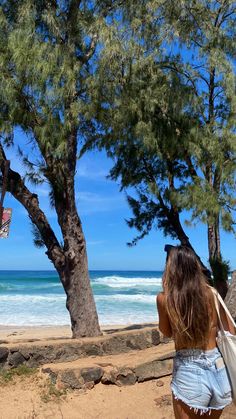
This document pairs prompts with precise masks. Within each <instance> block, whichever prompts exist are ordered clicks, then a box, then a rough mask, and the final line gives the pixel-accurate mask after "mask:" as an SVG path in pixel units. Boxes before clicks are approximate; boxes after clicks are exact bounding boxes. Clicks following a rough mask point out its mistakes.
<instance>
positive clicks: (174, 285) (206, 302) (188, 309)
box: [164, 246, 212, 348]
mask: <svg viewBox="0 0 236 419" xmlns="http://www.w3.org/2000/svg"><path fill="white" fill-rule="evenodd" d="M164 289H165V295H166V307H167V312H168V315H169V318H170V322H171V325H172V328H173V333H174V338H175V342H176V343H177V345H178V346H182V347H187V348H191V347H192V348H195V347H198V348H204V347H206V345H207V340H208V335H209V330H210V309H209V308H210V307H212V304H211V301H212V300H211V295H212V293H211V292H210V289H209V286H208V284H207V282H206V278H205V276H204V274H203V273H202V268H201V266H200V263H199V261H198V259H197V257H196V255H195V253H194V252H193V251H192V250H191V249H189V248H188V247H185V246H176V247H173V248H172V249H171V250H170V253H169V257H168V260H167V264H166V270H165V275H164Z"/></svg>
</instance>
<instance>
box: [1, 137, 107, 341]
mask: <svg viewBox="0 0 236 419" xmlns="http://www.w3.org/2000/svg"><path fill="white" fill-rule="evenodd" d="M5 159H6V156H5V153H4V151H3V149H2V147H1V145H0V170H1V171H3V170H4V164H3V163H4V160H5ZM7 190H8V191H9V192H11V193H12V195H13V196H14V198H15V199H16V200H17V201H18V202H20V203H21V204H22V205H23V206H24V207H25V209H26V210H27V212H28V214H29V216H30V218H31V220H32V222H33V223H34V224H35V225H36V227H37V228H38V230H39V232H40V234H41V237H42V240H43V242H44V244H45V246H46V248H47V252H46V254H47V256H48V258H49V259H50V260H51V261H52V263H53V264H54V266H55V268H56V270H57V272H58V274H59V277H60V279H61V281H62V284H63V287H64V289H65V292H66V295H67V309H68V310H69V313H70V318H71V328H72V336H73V337H74V338H78V337H84V336H98V335H100V334H101V332H100V328H99V323H98V316H97V311H96V306H95V302H94V298H93V293H92V289H91V285H90V281H89V275H88V263H87V254H86V243H85V239H84V235H83V231H82V226H81V222H80V219H79V217H78V214H77V211H76V208H75V204H74V200H73V194H72V199H71V203H70V205H69V206H65V205H64V206H63V204H65V202H62V204H60V205H59V215H60V217H59V218H60V222H61V224H60V225H61V228H62V233H63V238H64V246H63V247H62V246H61V244H60V243H59V242H58V240H57V238H56V236H55V234H54V232H53V230H52V228H51V226H50V224H49V223H48V220H47V218H46V216H45V214H44V213H43V211H42V210H41V209H40V207H39V202H38V197H37V195H35V194H32V193H31V192H30V191H29V190H28V188H27V187H26V186H25V184H24V182H23V180H22V178H21V176H20V175H19V174H18V173H17V172H14V171H13V170H11V169H9V172H8V185H7Z"/></svg>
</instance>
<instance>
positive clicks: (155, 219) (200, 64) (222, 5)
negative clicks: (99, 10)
mask: <svg viewBox="0 0 236 419" xmlns="http://www.w3.org/2000/svg"><path fill="white" fill-rule="evenodd" d="M235 18H236V9H235V4H234V2H233V1H201V0H199V1H189V0H188V1H179V2H175V3H174V2H172V1H155V0H153V1H142V2H136V1H129V2H126V4H125V6H123V8H122V10H121V11H120V13H119V14H117V13H116V14H115V15H113V19H112V20H111V22H110V27H108V28H107V31H108V32H109V36H106V40H104V46H105V48H104V50H103V54H102V55H101V59H100V61H99V66H98V69H97V79H96V80H94V82H93V83H95V84H96V88H95V86H94V85H93V88H94V91H96V92H99V96H98V97H99V99H100V98H101V97H102V106H101V101H100V102H99V101H97V102H96V97H94V100H93V106H94V107H93V112H94V114H95V113H96V114H97V117H98V120H99V122H100V124H101V125H100V132H101V139H99V140H98V141H97V142H96V141H95V142H93V141H92V140H91V144H97V145H98V146H99V147H105V148H106V149H107V152H108V155H109V156H111V157H112V158H113V159H114V167H113V169H112V170H111V174H110V175H111V177H112V178H113V179H116V180H119V181H120V182H121V187H122V188H128V187H134V188H135V189H136V192H137V194H136V196H134V197H129V198H128V201H129V204H130V206H131V208H132V210H133V215H134V217H133V218H132V219H131V220H129V221H128V224H129V225H130V226H131V227H136V228H137V229H138V231H139V233H140V236H139V237H143V236H144V235H145V234H147V233H148V232H149V231H150V229H151V228H152V226H155V227H157V228H160V227H161V228H163V230H164V232H165V233H166V234H171V235H172V236H173V237H177V236H178V238H179V237H180V236H179V235H178V234H176V232H177V230H178V229H177V228H176V224H175V223H174V220H175V221H176V217H174V218H173V217H172V215H173V214H175V215H176V216H177V215H178V216H179V214H180V213H181V212H182V211H183V210H184V209H185V210H188V211H189V212H190V214H191V220H190V223H192V222H196V221H198V220H200V221H202V222H204V223H206V224H207V225H208V227H209V228H211V227H212V226H213V227H214V229H215V233H217V234H218V233H219V225H220V223H221V226H222V227H223V228H224V229H225V230H226V231H230V232H233V231H234V218H233V214H234V210H235V205H236V200H235V167H236V166H235V162H236V158H235V155H236V137H235V112H236V97H235V70H234V58H235V57H234V54H235V40H236V32H235V28H236V25H235ZM98 86H99V87H98ZM95 103H97V107H95ZM178 227H179V226H178ZM217 234H216V235H217ZM213 241H214V240H213ZM216 241H217V243H218V244H219V235H218V236H217V237H216V239H215V243H216ZM134 243H136V239H135V240H134ZM218 251H219V252H218V256H219V253H220V248H219V249H218ZM209 253H210V256H212V254H211V251H210V244H209ZM214 256H215V257H217V252H216V253H215V255H214Z"/></svg>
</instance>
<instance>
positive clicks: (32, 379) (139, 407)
mask: <svg viewBox="0 0 236 419" xmlns="http://www.w3.org/2000/svg"><path fill="white" fill-rule="evenodd" d="M120 328H121V326H120ZM0 332H1V341H2V342H3V341H5V342H6V341H7V342H12V343H14V342H17V341H21V340H23V341H28V342H32V341H35V340H36V341H38V340H43V341H45V342H46V341H48V340H50V341H51V340H53V339H60V338H65V337H66V338H68V339H69V338H70V336H71V333H70V327H63V326H62V327H61V326H60V327H40V328H39V327H34V328H32V327H24V328H22V327H1V328H0ZM122 356H123V357H124V361H125V357H127V356H128V355H127V354H125V353H124V354H122ZM129 356H130V354H129ZM140 356H141V357H143V362H145V350H144V351H140ZM94 358H96V357H94ZM170 380H171V376H167V377H163V378H160V379H155V380H150V381H146V382H143V383H136V384H135V385H130V386H123V387H118V386H116V385H104V384H101V383H99V384H97V385H95V387H94V388H92V389H91V390H84V389H80V390H67V391H65V390H60V389H55V388H54V387H53V386H52V384H51V382H50V381H49V379H48V377H47V375H45V374H43V373H42V372H41V371H40V369H38V370H36V371H35V372H34V373H33V374H32V375H22V376H13V377H12V378H11V379H10V380H8V379H6V378H4V377H1V378H0V386H1V402H0V418H1V419H30V418H39V419H44V418H54V419H61V418H65V419H95V418H96V419H100V418H101V419H102V418H104V419H146V418H147V419H148V418H151V417H152V418H157V419H167V418H168V419H169V418H170V419H174V415H173V411H172V403H171V392H170ZM222 417H223V418H224V419H233V418H235V417H236V409H235V407H233V406H230V407H229V408H227V409H226V410H225V412H224V415H223V416H222Z"/></svg>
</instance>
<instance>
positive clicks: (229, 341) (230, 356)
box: [212, 289, 236, 404]
mask: <svg viewBox="0 0 236 419" xmlns="http://www.w3.org/2000/svg"><path fill="white" fill-rule="evenodd" d="M212 291H213V294H214V299H215V307H216V312H217V316H218V320H219V326H220V330H219V331H218V335H217V338H216V342H217V346H218V348H219V351H220V352H221V355H222V357H223V359H224V363H225V366H226V368H227V371H228V375H229V378H230V382H231V389H232V398H233V402H234V404H236V335H232V334H231V333H230V332H228V331H226V330H224V327H223V324H222V321H221V318H220V310H219V304H221V305H222V307H223V308H224V310H225V313H226V314H227V316H228V318H229V319H230V320H231V321H232V324H233V326H234V328H235V322H234V319H233V317H232V316H231V314H230V312H229V310H228V308H227V307H226V305H225V303H224V301H223V300H222V298H221V296H220V295H219V293H218V292H217V291H216V290H214V289H213V290H212Z"/></svg>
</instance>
